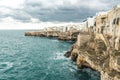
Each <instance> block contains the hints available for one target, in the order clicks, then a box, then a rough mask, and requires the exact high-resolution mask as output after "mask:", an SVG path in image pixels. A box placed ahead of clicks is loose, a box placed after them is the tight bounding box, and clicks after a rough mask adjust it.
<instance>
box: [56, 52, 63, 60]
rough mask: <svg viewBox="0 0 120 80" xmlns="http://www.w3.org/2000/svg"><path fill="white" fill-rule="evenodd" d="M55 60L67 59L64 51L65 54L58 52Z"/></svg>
mask: <svg viewBox="0 0 120 80" xmlns="http://www.w3.org/2000/svg"><path fill="white" fill-rule="evenodd" d="M54 59H55V60H61V59H65V57H64V51H63V52H57V53H55V57H54Z"/></svg>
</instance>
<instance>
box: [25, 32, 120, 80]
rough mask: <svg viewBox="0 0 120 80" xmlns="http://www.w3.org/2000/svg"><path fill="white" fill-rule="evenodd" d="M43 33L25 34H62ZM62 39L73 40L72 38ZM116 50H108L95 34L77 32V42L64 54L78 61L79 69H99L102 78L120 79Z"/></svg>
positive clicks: (52, 35)
mask: <svg viewBox="0 0 120 80" xmlns="http://www.w3.org/2000/svg"><path fill="white" fill-rule="evenodd" d="M28 33H29V34H28ZM43 33H44V32H39V33H38V32H26V33H25V36H37V37H47V38H50V37H52V38H55V39H58V37H59V34H60V33H59V34H58V35H57V36H55V35H54V34H55V33H54V32H53V33H51V36H47V35H46V34H44V36H43ZM26 34H27V35H26ZM41 34H42V35H41ZM63 35H64V34H63ZM58 40H59V39H58ZM61 40H62V41H73V40H72V38H70V39H61ZM114 51H115V49H112V48H110V49H109V50H107V47H106V45H105V43H104V42H103V41H102V40H100V39H96V37H95V35H94V34H93V35H92V36H91V35H90V34H77V36H76V41H75V43H73V45H72V47H71V49H70V50H69V51H68V52H66V53H65V55H64V56H66V57H71V59H72V60H73V61H75V62H76V64H77V67H78V69H81V68H85V67H88V68H91V69H93V70H95V71H98V72H99V73H100V76H101V80H120V75H119V74H120V72H119V64H118V63H116V62H115V61H116V60H118V59H119V56H120V54H118V55H117V56H116V55H113V54H112V52H114ZM115 65H117V66H115ZM113 72H114V74H113Z"/></svg>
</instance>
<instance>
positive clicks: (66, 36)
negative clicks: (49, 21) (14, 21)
mask: <svg viewBox="0 0 120 80" xmlns="http://www.w3.org/2000/svg"><path fill="white" fill-rule="evenodd" d="M79 33H80V31H74V32H71V31H67V32H60V31H41V32H40V31H29V32H25V36H38V37H53V38H57V39H58V40H63V41H70V40H71V41H76V40H77V35H78V34H79Z"/></svg>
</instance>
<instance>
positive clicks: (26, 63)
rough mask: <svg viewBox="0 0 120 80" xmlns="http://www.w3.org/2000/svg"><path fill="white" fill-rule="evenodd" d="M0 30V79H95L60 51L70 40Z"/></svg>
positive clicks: (94, 74)
mask: <svg viewBox="0 0 120 80" xmlns="http://www.w3.org/2000/svg"><path fill="white" fill-rule="evenodd" d="M24 32H25V31H19V30H15V31H14V30H1V31H0V80H99V74H98V73H97V72H95V71H92V70H91V69H82V70H78V69H77V67H76V65H75V63H74V62H72V61H71V60H70V59H69V58H65V57H64V56H63V55H64V53H65V52H66V51H68V50H69V48H70V46H71V45H72V44H71V43H70V42H64V41H58V40H55V39H48V38H40V37H25V36H24Z"/></svg>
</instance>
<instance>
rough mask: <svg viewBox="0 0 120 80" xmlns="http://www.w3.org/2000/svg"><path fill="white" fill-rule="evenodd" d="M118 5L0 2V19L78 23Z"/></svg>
mask: <svg viewBox="0 0 120 80" xmlns="http://www.w3.org/2000/svg"><path fill="white" fill-rule="evenodd" d="M13 3H14V4H13ZM118 3H120V1H119V0H116V1H114V0H10V1H9V0H0V13H1V15H0V19H2V18H6V17H12V18H13V19H15V20H17V21H20V22H23V23H33V22H80V21H83V20H84V19H86V18H87V17H89V16H94V15H95V14H96V12H99V11H106V10H109V9H111V8H112V7H113V6H115V5H117V4H118Z"/></svg>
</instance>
